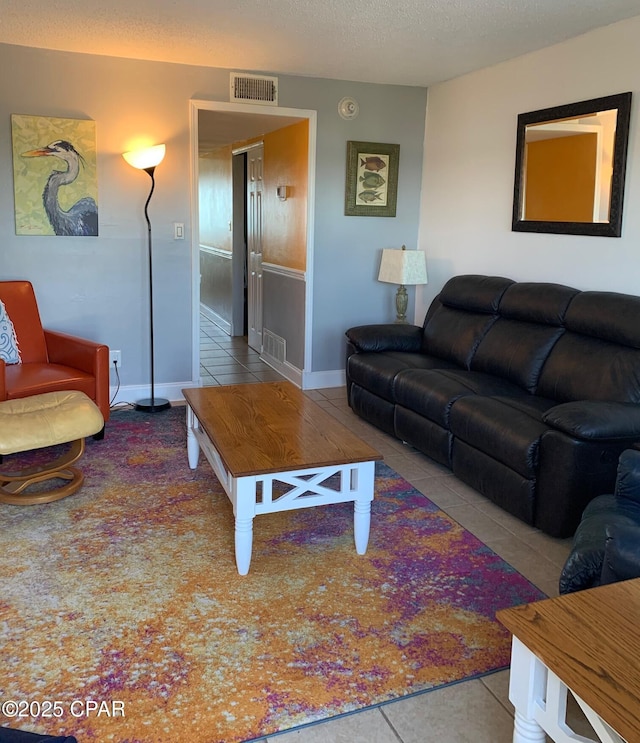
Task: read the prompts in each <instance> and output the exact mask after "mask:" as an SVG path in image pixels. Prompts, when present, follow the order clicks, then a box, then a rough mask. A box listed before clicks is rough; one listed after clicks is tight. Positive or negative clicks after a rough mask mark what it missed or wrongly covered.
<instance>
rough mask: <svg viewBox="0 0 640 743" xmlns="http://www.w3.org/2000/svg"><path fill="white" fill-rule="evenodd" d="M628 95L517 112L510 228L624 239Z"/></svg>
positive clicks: (629, 103)
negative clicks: (622, 233) (623, 218)
mask: <svg viewBox="0 0 640 743" xmlns="http://www.w3.org/2000/svg"><path fill="white" fill-rule="evenodd" d="M630 112H631V93H619V94H617V95H610V96H606V97H604V98H594V99H592V100H589V101H580V102H579V103H570V104H568V105H566V106H556V107H555V108H545V109H541V110H539V111H531V112H529V113H525V114H520V115H519V116H518V133H517V143H516V171H515V181H514V193H513V221H512V229H513V230H514V231H516V232H554V233H560V234H568V235H599V236H602V237H620V234H621V231H622V204H623V195H624V176H625V169H626V162H627V142H628V138H629V115H630Z"/></svg>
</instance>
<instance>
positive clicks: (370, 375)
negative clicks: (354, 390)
mask: <svg viewBox="0 0 640 743" xmlns="http://www.w3.org/2000/svg"><path fill="white" fill-rule="evenodd" d="M448 368H456V366H455V364H452V363H451V362H449V361H444V360H443V359H438V358H436V357H435V356H429V355H427V354H423V353H407V352H405V351H385V352H383V353H355V354H353V355H352V356H350V357H349V359H348V361H347V374H348V377H349V379H350V380H351V381H352V382H353V383H355V384H357V385H359V386H360V387H363V388H364V389H365V390H368V391H369V392H372V393H373V394H374V395H377V396H378V397H382V398H383V399H384V400H388V401H389V402H395V397H394V382H395V378H396V375H397V374H398V373H399V372H401V371H404V370H406V369H448Z"/></svg>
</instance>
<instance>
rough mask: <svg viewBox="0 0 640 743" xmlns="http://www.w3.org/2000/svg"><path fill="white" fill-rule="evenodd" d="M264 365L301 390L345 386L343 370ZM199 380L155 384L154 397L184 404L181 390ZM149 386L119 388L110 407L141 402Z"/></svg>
mask: <svg viewBox="0 0 640 743" xmlns="http://www.w3.org/2000/svg"><path fill="white" fill-rule="evenodd" d="M260 358H261V359H262V360H263V361H264V362H265V363H266V364H269V366H270V367H272V368H273V369H275V370H276V371H277V372H279V373H280V374H282V376H283V377H285V379H288V380H289V381H290V382H292V383H293V384H295V385H296V386H297V387H300V388H301V389H303V390H320V389H326V388H328V387H344V386H345V384H346V378H345V372H344V369H334V370H331V371H323V372H307V373H304V372H302V371H301V370H300V369H298V368H297V367H295V366H292V365H291V364H288V363H287V362H286V361H285V362H284V363H281V362H279V361H277V360H275V359H272V358H270V357H268V356H261V357H260ZM201 383H202V382H201V380H200V379H197V380H196V381H191V380H190V381H188V382H172V383H171V384H156V385H155V390H154V392H155V396H156V397H164V398H166V399H167V400H169V401H170V402H184V395H183V394H182V390H183V389H184V388H185V387H200V385H201ZM115 391H116V387H110V388H109V399H110V400H111V398H112V397H113V395H114V394H115ZM149 394H150V391H149V385H145V384H139V385H136V384H132V385H128V386H126V387H120V389H119V390H118V394H117V395H116V398H115V400H113V401H112V402H111V405H117V404H119V403H120V404H123V403H131V404H133V403H135V402H136V400H142V399H143V398H147V397H149Z"/></svg>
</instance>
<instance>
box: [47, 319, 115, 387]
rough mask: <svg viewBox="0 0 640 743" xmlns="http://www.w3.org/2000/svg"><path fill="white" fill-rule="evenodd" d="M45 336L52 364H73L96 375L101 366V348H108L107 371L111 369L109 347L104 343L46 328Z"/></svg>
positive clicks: (75, 367) (72, 365)
mask: <svg viewBox="0 0 640 743" xmlns="http://www.w3.org/2000/svg"><path fill="white" fill-rule="evenodd" d="M44 338H45V342H46V344H47V356H48V357H49V363H50V364H62V365H64V366H71V367H73V368H74V369H80V370H81V371H83V372H86V373H87V374H93V375H94V376H96V375H97V370H98V368H99V366H100V357H101V353H100V349H106V353H107V371H108V369H109V348H108V346H105V345H104V344H102V343H96V342H95V341H90V340H88V339H86V338H78V337H77V336H75V335H68V334H67V333H58V332H57V331H55V330H45V331H44Z"/></svg>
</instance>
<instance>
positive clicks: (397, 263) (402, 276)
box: [378, 245, 427, 322]
mask: <svg viewBox="0 0 640 743" xmlns="http://www.w3.org/2000/svg"><path fill="white" fill-rule="evenodd" d="M378 281H384V282H386V283H389V284H399V285H400V286H399V287H398V291H397V292H396V322H406V321H407V304H408V296H407V289H406V287H407V286H413V285H415V284H426V283H427V261H426V257H425V254H424V251H422V250H407V249H406V248H405V246H404V245H403V246H402V249H401V250H395V249H392V248H391V249H386V248H385V249H384V250H383V251H382V260H381V261H380V271H379V273H378Z"/></svg>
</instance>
